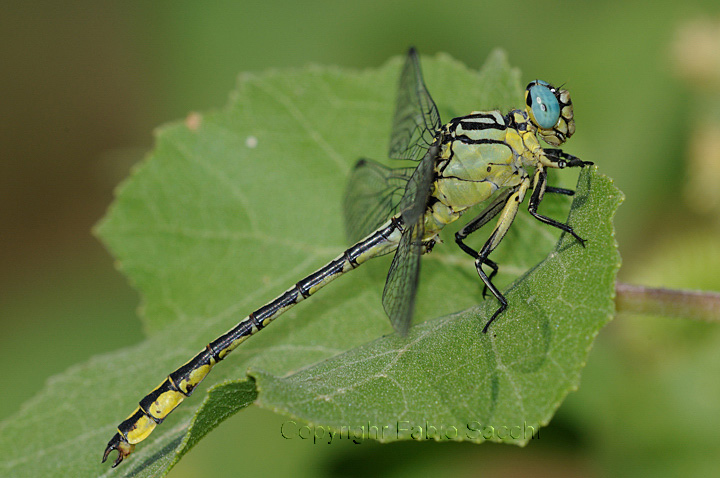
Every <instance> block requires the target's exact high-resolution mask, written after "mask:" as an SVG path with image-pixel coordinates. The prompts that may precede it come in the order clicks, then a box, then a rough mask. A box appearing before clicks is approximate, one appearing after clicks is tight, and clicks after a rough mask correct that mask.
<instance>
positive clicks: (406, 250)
mask: <svg viewBox="0 0 720 478" xmlns="http://www.w3.org/2000/svg"><path fill="white" fill-rule="evenodd" d="M438 151H439V147H438V146H432V147H431V148H430V150H429V151H428V152H427V153H426V154H425V157H424V158H423V160H422V161H421V162H420V164H419V165H418V167H417V169H415V172H414V173H413V175H412V177H411V178H410V180H409V181H408V183H407V187H406V188H405V194H404V195H403V197H402V200H401V201H400V210H401V211H402V219H403V224H404V227H405V232H403V235H402V238H401V239H400V244H399V245H398V248H397V251H395V257H393V261H392V264H391V265H390V270H389V271H388V277H387V280H386V281H385V289H384V290H383V297H382V302H383V307H384V308H385V313H386V314H387V315H388V317H389V318H390V322H391V323H392V325H393V327H394V328H395V330H397V332H398V333H399V334H401V335H405V334H406V333H407V331H408V329H409V328H410V323H411V322H412V317H413V312H414V310H415V295H416V293H417V287H418V282H419V278H420V255H421V254H422V253H423V252H424V246H423V237H424V235H425V214H424V213H425V210H426V208H427V202H428V198H429V196H430V191H431V185H432V180H433V172H434V164H435V157H436V156H437V153H438Z"/></svg>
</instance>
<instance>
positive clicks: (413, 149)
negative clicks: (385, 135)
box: [389, 48, 441, 161]
mask: <svg viewBox="0 0 720 478" xmlns="http://www.w3.org/2000/svg"><path fill="white" fill-rule="evenodd" d="M440 126H441V124H440V114H439V113H438V110H437V106H435V102H434V101H433V100H432V98H431V97H430V93H428V90H427V88H426V87H425V82H424V81H423V77H422V71H421V70H420V60H419V58H418V54H417V52H416V51H415V49H414V48H411V49H410V51H408V55H407V59H406V61H405V66H404V68H403V71H402V74H401V75H400V85H399V87H398V96H397V105H396V107H395V118H394V120H393V128H392V134H391V136H390V152H389V155H390V157H391V158H395V159H410V160H413V161H419V160H420V159H421V158H422V157H423V156H424V155H425V153H426V152H427V150H428V149H429V148H430V146H431V145H432V144H433V141H434V139H435V136H436V135H437V133H438V131H439V129H440Z"/></svg>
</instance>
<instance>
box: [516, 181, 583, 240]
mask: <svg viewBox="0 0 720 478" xmlns="http://www.w3.org/2000/svg"><path fill="white" fill-rule="evenodd" d="M546 181H547V173H546V172H545V170H544V169H543V168H541V167H538V169H537V171H536V172H535V184H534V185H533V193H532V196H530V201H529V205H528V211H529V212H530V214H531V215H532V216H533V217H534V218H535V219H537V220H538V221H540V222H542V223H544V224H547V225H549V226H553V227H556V228H558V229H560V230H563V231H565V232H567V233H568V234H572V236H573V237H574V238H575V239H576V240H577V241H578V242H579V243H580V244H581V245H582V246H583V247H585V242H586V241H585V239H583V238H582V237H580V236H578V235H577V233H576V232H575V231H574V230H573V228H572V227H571V226H569V225H567V224H565V223H562V222H560V221H556V220H555V219H551V218H549V217H547V216H543V215H542V214H538V212H537V208H538V206H539V205H540V202H541V201H542V198H543V193H544V192H545V191H547V190H548V188H546V187H545V183H546ZM564 191H567V190H564ZM561 194H564V193H561ZM573 194H574V193H573Z"/></svg>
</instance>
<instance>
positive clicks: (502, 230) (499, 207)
mask: <svg viewBox="0 0 720 478" xmlns="http://www.w3.org/2000/svg"><path fill="white" fill-rule="evenodd" d="M529 187H530V179H529V178H528V177H527V176H524V177H523V178H522V182H521V183H520V185H519V186H518V187H517V188H515V189H511V190H509V191H508V193H507V194H504V195H501V196H499V197H498V199H496V200H495V201H494V202H493V203H492V204H490V206H488V207H487V208H486V209H485V211H483V213H481V214H480V215H479V216H478V217H476V218H475V219H473V220H472V221H470V223H468V224H467V225H466V226H465V227H464V228H463V229H461V230H460V231H459V232H458V233H457V234H456V235H455V242H457V243H458V245H459V246H460V248H461V249H462V250H463V251H465V252H467V253H468V254H470V255H471V256H473V257H475V269H476V270H477V273H478V275H479V276H480V279H481V280H482V281H483V284H485V287H487V289H489V290H490V292H491V293H492V295H493V296H495V298H496V299H497V300H498V302H500V307H498V309H497V310H496V311H495V313H494V314H493V315H492V317H490V320H488V322H487V323H486V324H485V327H483V333H487V331H488V328H489V327H490V324H492V323H493V321H494V320H495V319H496V318H497V316H498V315H500V314H501V313H502V312H503V311H504V310H505V309H507V306H508V302H507V299H506V298H505V296H503V295H502V293H501V292H500V291H499V290H498V288H497V287H495V284H493V283H492V277H493V276H494V275H495V273H496V272H497V264H495V263H494V262H493V261H490V260H489V259H488V256H489V255H490V253H491V252H492V251H493V250H495V248H496V247H497V246H498V244H500V241H502V239H503V238H504V237H505V234H506V233H507V231H508V229H510V225H511V224H512V222H513V220H515V216H516V215H517V211H518V207H519V205H520V203H521V202H522V200H523V199H524V197H525V192H526V191H527V190H528V188H529ZM501 199H504V202H503V201H501ZM497 214H500V218H499V219H498V222H497V225H496V226H495V229H494V230H493V232H492V234H491V235H490V238H489V239H488V240H487V241H486V242H485V244H484V245H483V247H482V249H480V251H478V252H476V251H474V250H473V249H472V248H470V247H468V246H467V245H466V244H465V243H464V242H463V241H462V239H464V238H465V237H467V235H468V234H470V233H472V232H474V231H476V230H477V229H479V228H480V227H481V226H482V225H484V224H486V223H487V222H488V221H489V220H490V219H492V217H493V216H495V215H497ZM483 264H487V265H488V266H490V267H491V268H493V272H492V273H491V274H490V277H488V275H487V274H486V273H485V271H484V270H483V268H482V266H483ZM493 265H494V267H493Z"/></svg>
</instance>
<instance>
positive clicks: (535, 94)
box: [530, 81, 560, 129]
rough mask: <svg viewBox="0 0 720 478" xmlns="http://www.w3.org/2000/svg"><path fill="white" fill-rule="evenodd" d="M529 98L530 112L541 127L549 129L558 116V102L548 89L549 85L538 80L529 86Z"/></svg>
mask: <svg viewBox="0 0 720 478" xmlns="http://www.w3.org/2000/svg"><path fill="white" fill-rule="evenodd" d="M530 100H531V101H532V113H533V116H534V117H535V121H537V124H538V126H540V127H541V128H542V129H551V128H552V127H553V126H555V124H556V123H557V121H558V119H559V118H560V103H558V100H557V98H556V97H555V95H554V94H553V92H552V91H550V85H548V84H547V83H545V82H544V81H538V82H537V83H536V84H535V85H533V86H531V87H530Z"/></svg>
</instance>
